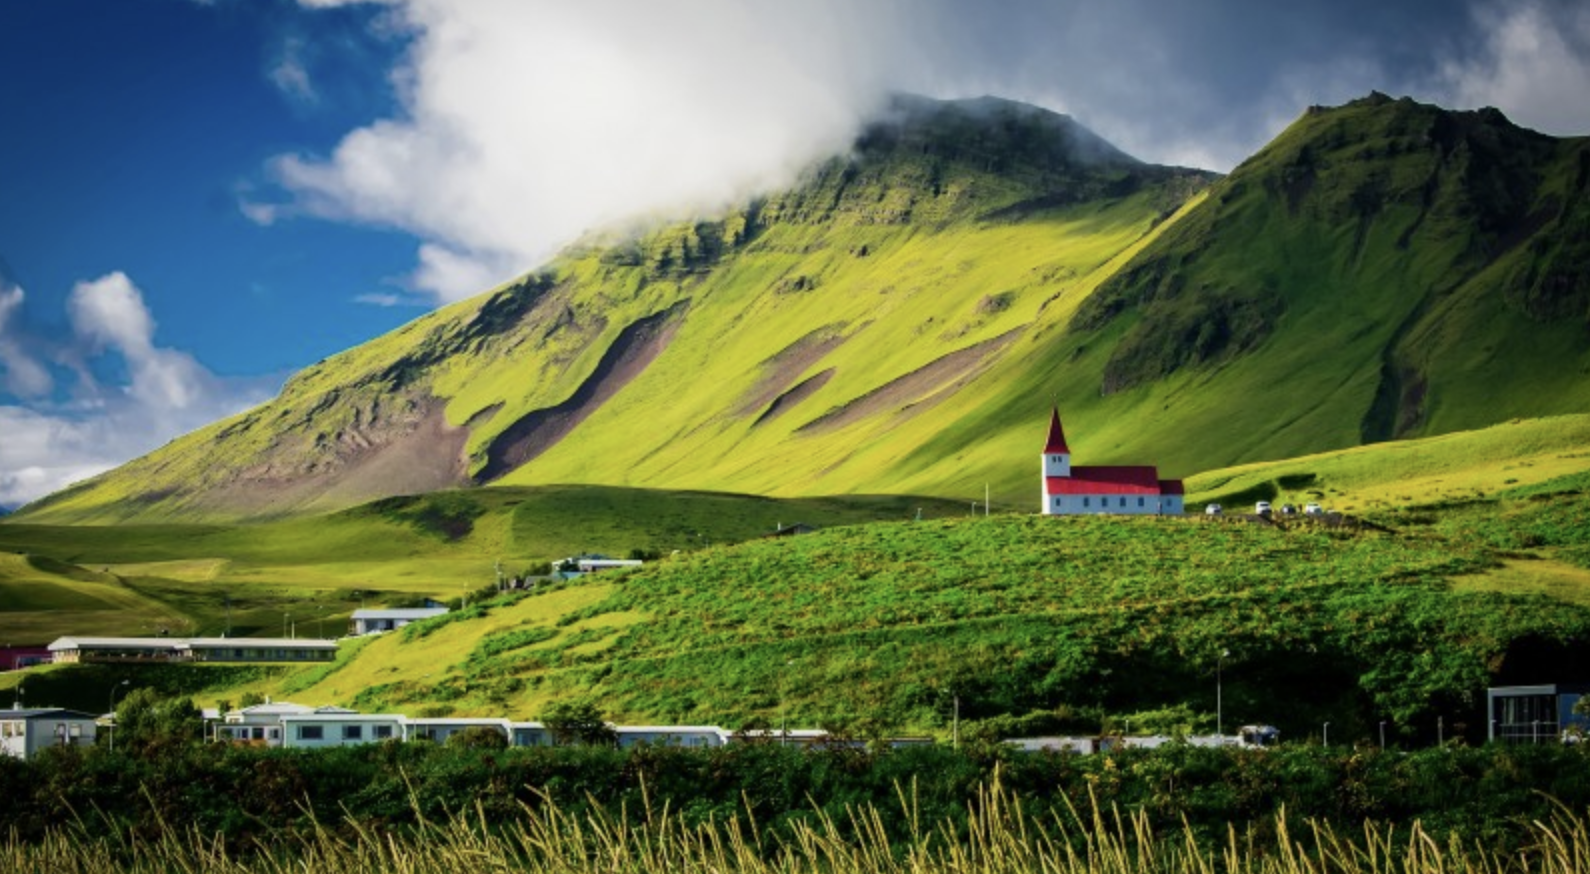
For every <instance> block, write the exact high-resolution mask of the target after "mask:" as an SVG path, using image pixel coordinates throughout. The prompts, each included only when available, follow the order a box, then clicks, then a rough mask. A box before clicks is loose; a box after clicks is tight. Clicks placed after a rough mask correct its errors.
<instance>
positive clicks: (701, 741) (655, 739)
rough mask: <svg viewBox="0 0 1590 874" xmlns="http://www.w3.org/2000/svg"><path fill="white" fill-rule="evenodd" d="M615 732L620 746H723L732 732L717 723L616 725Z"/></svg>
mask: <svg viewBox="0 0 1590 874" xmlns="http://www.w3.org/2000/svg"><path fill="white" fill-rule="evenodd" d="M613 733H614V734H615V735H617V736H618V745H619V746H620V747H632V746H637V745H639V744H651V745H652V746H659V747H721V746H723V745H724V744H726V743H728V741H729V735H730V734H731V732H726V731H724V730H723V729H721V728H718V727H717V726H715V725H615V726H613Z"/></svg>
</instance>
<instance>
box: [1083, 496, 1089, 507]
mask: <svg viewBox="0 0 1590 874" xmlns="http://www.w3.org/2000/svg"><path fill="white" fill-rule="evenodd" d="M1089 500H1091V499H1090V498H1083V499H1082V506H1084V507H1086V506H1087V505H1088V501H1089Z"/></svg>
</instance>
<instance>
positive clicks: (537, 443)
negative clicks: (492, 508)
mask: <svg viewBox="0 0 1590 874" xmlns="http://www.w3.org/2000/svg"><path fill="white" fill-rule="evenodd" d="M688 305H689V302H688V301H682V302H680V303H677V304H675V305H674V306H672V307H670V308H668V309H666V310H663V311H662V312H660V313H655V314H653V315H650V316H647V317H646V318H644V319H641V320H639V321H637V322H635V323H634V324H632V325H630V326H629V327H627V328H625V329H624V330H622V331H620V332H619V334H618V338H617V339H615V340H614V341H613V345H611V346H609V347H608V348H607V351H606V352H604V353H602V360H601V361H598V362H597V364H596V369H595V370H593V371H591V375H590V376H588V377H586V378H585V381H584V382H582V383H580V386H579V388H576V389H575V390H574V393H573V394H571V395H569V398H568V400H565V401H563V402H562V403H560V404H558V405H556V406H553V407H547V408H546V409H541V410H535V411H533V412H530V413H528V414H526V415H525V416H523V417H521V418H520V419H519V420H518V421H516V422H514V423H513V424H512V425H509V426H508V427H507V428H506V429H504V430H503V432H502V433H501V434H499V435H497V437H496V439H494V440H492V441H491V445H490V446H489V447H487V449H486V464H485V466H484V467H483V468H481V471H480V473H479V474H477V475H476V477H475V482H476V483H488V482H491V481H492V480H495V479H498V478H500V477H502V476H503V475H504V474H507V473H508V472H509V471H512V470H515V469H517V468H519V467H521V466H523V465H525V464H528V463H529V462H530V461H533V460H534V459H535V458H536V457H538V456H540V455H541V454H542V453H544V452H546V451H547V450H548V449H551V448H552V447H553V446H556V445H557V444H558V442H559V441H560V440H562V439H563V438H564V437H567V436H568V435H569V433H570V432H571V431H573V430H574V429H575V428H577V427H579V425H580V423H581V422H584V421H585V420H586V419H587V418H589V417H590V415H591V414H592V413H594V412H596V411H597V410H598V409H600V408H601V406H602V404H604V403H607V401H608V400H609V399H610V398H612V397H613V395H615V394H618V392H619V390H620V389H622V388H623V387H624V386H626V385H628V384H629V382H630V380H632V379H634V378H635V377H637V376H639V375H640V374H641V373H643V372H644V371H645V370H646V368H647V367H648V366H649V365H650V364H651V363H652V362H653V361H654V360H656V358H657V356H658V355H661V354H662V352H663V350H664V349H667V348H668V344H669V343H670V342H671V341H672V340H673V338H674V334H675V333H677V332H678V330H679V325H680V322H681V321H682V320H681V319H680V318H679V316H681V315H682V314H683V312H684V310H685V308H686V307H687V306H688Z"/></svg>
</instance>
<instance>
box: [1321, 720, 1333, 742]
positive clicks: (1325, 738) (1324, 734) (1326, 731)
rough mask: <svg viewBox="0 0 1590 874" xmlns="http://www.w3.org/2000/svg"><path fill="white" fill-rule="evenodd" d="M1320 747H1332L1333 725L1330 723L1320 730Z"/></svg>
mask: <svg viewBox="0 0 1590 874" xmlns="http://www.w3.org/2000/svg"><path fill="white" fill-rule="evenodd" d="M1319 745H1320V746H1322V747H1328V746H1330V745H1331V724H1330V723H1329V722H1326V723H1325V726H1324V728H1322V729H1320V742H1319Z"/></svg>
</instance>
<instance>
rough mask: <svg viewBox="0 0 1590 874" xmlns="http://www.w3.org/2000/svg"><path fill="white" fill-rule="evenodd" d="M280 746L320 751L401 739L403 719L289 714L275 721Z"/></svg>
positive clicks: (349, 713)
mask: <svg viewBox="0 0 1590 874" xmlns="http://www.w3.org/2000/svg"><path fill="white" fill-rule="evenodd" d="M278 721H279V722H280V725H281V735H282V740H281V745H282V746H283V747H286V748H289V749H321V748H325V747H346V746H357V745H359V744H368V743H381V742H382V741H389V740H403V739H404V722H405V720H404V718H403V717H402V716H399V715H397V714H392V713H354V712H352V711H345V712H342V713H291V714H286V715H283V716H281V717H279V718H278Z"/></svg>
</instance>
